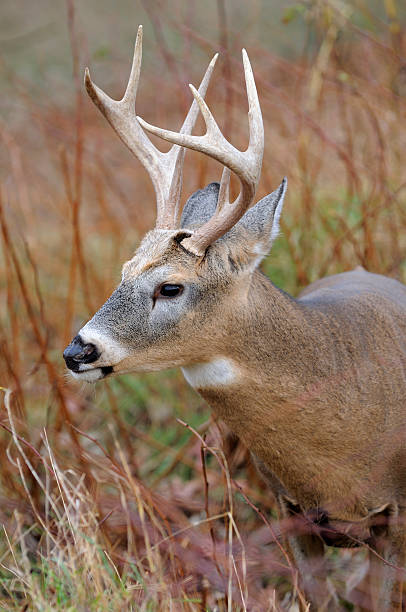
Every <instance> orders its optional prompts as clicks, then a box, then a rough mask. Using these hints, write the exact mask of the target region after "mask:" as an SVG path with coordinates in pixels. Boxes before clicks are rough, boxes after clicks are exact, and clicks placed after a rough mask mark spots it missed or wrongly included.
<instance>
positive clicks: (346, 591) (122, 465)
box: [0, 0, 406, 611]
mask: <svg viewBox="0 0 406 612" xmlns="http://www.w3.org/2000/svg"><path fill="white" fill-rule="evenodd" d="M356 6H358V8H356ZM393 6H394V3H391V2H386V3H384V4H382V6H381V5H380V4H379V3H377V4H376V7H375V9H376V12H375V13H374V12H373V11H372V10H371V9H369V8H368V7H367V6H364V4H362V3H358V4H355V3H354V4H352V3H348V4H344V3H341V2H340V3H338V2H334V1H333V0H331V1H330V2H310V3H308V4H306V5H304V4H303V5H301V4H299V5H297V7H296V8H295V9H292V10H291V11H290V12H289V11H287V12H286V14H285V17H286V21H290V20H291V19H293V18H294V19H293V21H292V22H290V23H287V24H285V25H283V24H280V29H281V30H282V32H283V30H284V29H285V31H286V36H287V37H288V36H290V35H291V33H292V31H293V32H296V31H298V29H299V30H305V31H306V32H307V34H308V35H307V38H306V37H304V39H305V40H306V41H307V42H306V44H305V47H304V50H303V52H302V54H301V55H300V56H298V55H296V56H295V57H294V58H290V59H289V60H288V59H286V57H282V56H280V55H277V54H276V53H274V52H273V53H271V52H270V51H269V46H268V45H266V44H265V43H264V42H263V41H264V36H265V35H264V36H259V37H258V39H257V40H258V41H259V40H261V41H262V42H261V43H260V42H256V39H255V38H252V37H251V38H249V40H248V42H246V41H245V40H243V39H242V38H243V37H242V35H241V33H240V32H239V31H237V29H236V28H234V29H233V27H232V26H230V25H229V22H228V21H227V19H229V20H230V21H231V18H230V7H227V5H225V6H224V4H223V3H222V2H221V1H220V0H219V2H218V4H217V9H218V12H217V13H214V14H213V15H210V21H211V22H213V23H214V24H215V27H216V29H213V32H215V33H213V35H212V37H211V38H209V37H208V36H207V35H206V34H205V30H203V31H202V30H201V29H200V28H199V27H198V23H199V22H198V18H197V17H196V18H194V14H193V12H192V13H191V14H190V15H189V17H188V19H187V20H186V21H183V20H181V19H177V18H176V17H174V13H172V12H171V11H170V10H169V9H167V10H166V9H165V10H163V11H161V12H158V11H157V10H156V6H155V4H154V3H148V5H147V3H145V4H144V10H147V13H148V17H149V19H150V20H151V23H152V24H153V28H152V29H153V30H154V33H155V35H156V40H157V43H158V44H155V43H152V41H151V39H149V38H148V37H147V36H146V37H145V47H146V49H147V50H148V47H149V46H150V49H153V54H152V52H149V53H148V52H147V57H146V60H147V65H148V67H149V70H148V72H144V74H143V79H142V84H141V88H140V92H139V98H140V106H139V109H138V112H139V113H140V114H141V115H142V116H145V118H146V119H148V120H149V121H151V122H155V123H157V124H158V125H165V126H166V125H168V126H177V125H179V123H180V121H181V119H180V115H181V113H184V112H185V110H186V107H187V105H188V104H189V99H188V97H187V95H185V97H184V98H183V97H182V96H179V93H178V92H179V91H183V88H184V81H185V80H192V82H195V83H196V82H198V80H199V77H200V75H201V73H202V72H203V69H204V64H205V62H206V61H207V59H208V57H210V56H211V55H212V53H213V52H214V51H215V50H217V48H218V47H219V45H220V46H221V47H222V48H223V56H224V59H223V64H222V66H220V67H219V68H217V77H216V76H215V77H214V82H213V85H212V87H211V90H210V92H209V95H208V99H209V103H210V105H211V106H212V108H214V109H215V114H216V116H217V117H219V122H220V124H221V125H224V129H225V131H226V132H228V133H229V134H230V135H232V141H233V142H234V143H235V144H236V145H237V146H241V147H242V146H244V142H245V138H246V132H245V104H246V102H245V97H244V96H245V94H244V93H243V88H242V71H241V66H240V58H239V48H240V47H241V46H242V44H244V45H247V47H248V49H249V52H250V58H251V61H252V64H253V66H254V71H255V74H256V79H257V84H258V89H259V93H260V98H261V101H262V108H263V114H264V118H265V129H266V152H265V160H264V170H263V178H262V183H261V191H260V193H259V196H261V195H263V194H264V193H265V192H269V191H271V190H272V189H274V188H276V186H277V185H278V183H279V181H280V179H281V178H282V176H283V175H285V174H286V175H287V176H288V179H289V197H288V201H287V203H286V207H285V213H284V220H283V236H282V237H281V238H280V239H279V240H278V241H277V243H276V244H275V248H274V250H273V252H272V255H271V256H270V257H269V258H268V259H267V261H266V262H265V264H264V268H265V270H266V272H267V273H268V274H269V275H270V276H271V278H272V279H273V280H274V282H276V284H278V285H279V286H281V287H283V288H284V289H286V290H288V291H291V292H293V293H297V292H298V291H299V289H300V288H301V287H302V286H304V285H306V284H307V283H308V282H310V281H312V280H314V279H316V278H318V277H320V276H323V275H326V274H331V273H335V272H339V271H343V270H347V269H351V268H352V267H354V266H355V265H357V264H361V265H363V266H364V267H366V268H367V269H370V270H373V271H376V272H380V273H383V274H387V275H390V276H393V277H395V278H398V279H399V280H403V282H405V281H406V206H405V200H406V195H405V194H406V189H405V187H406V169H405V168H406V166H405V163H404V143H405V142H406V133H405V114H406V77H405V74H406V72H405V70H406V68H405V66H406V63H405V60H404V55H405V44H406V42H405V32H404V28H403V27H402V24H401V22H400V17H399V15H397V14H396V13H393V11H392V12H391V10H392V9H393ZM67 7H68V31H69V33H70V40H71V47H72V56H73V58H74V61H73V68H74V79H73V82H74V85H73V86H72V83H70V84H69V88H68V86H67V84H66V83H65V85H64V86H62V92H65V93H66V96H68V97H69V102H68V103H66V101H65V103H63V102H61V97H62V96H61V89H60V88H59V91H58V92H55V95H54V92H53V89H52V86H53V84H54V83H53V81H52V78H54V79H55V83H56V82H57V83H59V85H60V82H59V81H58V78H57V77H52V76H51V77H50V79H51V82H50V85H49V88H48V89H47V90H43V94H42V96H38V95H36V96H35V97H34V96H33V94H32V91H33V89H32V87H33V85H32V83H31V82H30V80H29V78H28V77H25V78H22V77H21V76H18V74H19V73H18V71H16V70H14V69H11V68H10V65H9V64H8V63H7V61H6V62H5V63H3V64H2V73H1V78H2V79H3V82H4V83H6V84H7V88H8V90H9V91H11V92H12V93H13V113H11V112H10V104H9V103H3V105H2V110H4V117H5V118H4V119H3V120H2V121H1V123H0V135H1V146H0V158H1V161H2V168H3V169H2V171H1V175H0V176H1V181H2V182H1V193H0V195H1V200H0V225H1V249H2V250H1V259H0V272H1V276H0V278H1V281H0V300H1V310H0V324H1V327H0V344H1V354H0V384H1V385H2V386H3V388H4V390H5V391H4V394H5V401H4V406H3V408H2V409H1V414H0V424H1V426H2V428H3V430H2V433H1V435H0V449H1V453H2V455H1V456H2V457H3V461H2V466H1V471H0V520H1V522H2V524H3V534H2V536H0V556H1V561H0V563H1V566H0V579H1V585H2V593H1V595H0V607H1V608H2V609H5V610H31V609H32V610H48V609H49V610H51V609H52V610H55V609H57V610H118V609H120V610H175V611H177V610H206V609H207V610H216V609H217V610H244V609H248V610H261V611H262V610H282V609H288V608H289V606H291V605H292V603H293V602H294V601H297V600H298V598H300V597H301V594H300V592H298V591H297V588H296V573H295V570H294V568H293V567H292V566H291V564H290V561H289V559H288V558H287V557H286V554H285V551H284V550H283V547H282V545H281V542H280V536H281V532H282V531H284V530H285V531H286V530H287V529H289V528H290V527H289V525H286V524H285V525H283V524H278V522H277V521H276V515H275V509H274V503H273V500H272V499H271V497H270V495H269V493H266V492H264V491H263V487H262V486H261V484H260V482H259V480H258V478H257V476H256V474H255V471H254V469H253V467H252V465H251V464H250V461H249V455H248V453H247V451H246V450H245V448H244V447H243V445H242V444H241V443H240V442H238V441H237V440H235V439H234V438H232V437H231V436H230V435H229V434H226V433H225V432H224V431H221V425H220V424H218V423H215V422H213V421H212V420H210V417H209V411H208V408H207V407H206V406H205V405H204V404H203V402H202V401H201V400H200V399H199V398H198V397H196V396H195V394H194V393H193V392H192V391H191V390H189V389H188V388H187V387H186V384H185V383H184V381H183V380H182V377H181V376H180V375H179V374H178V373H177V372H169V373H162V374H153V375H152V374H151V375H143V376H133V377H131V376H123V377H122V378H120V379H116V380H112V381H110V382H108V383H105V384H101V385H99V386H98V387H97V389H96V390H94V389H93V388H90V387H83V388H81V387H78V386H77V385H76V384H74V383H73V382H72V381H71V380H70V379H68V378H67V377H66V376H65V371H64V366H63V363H62V360H61V352H62V350H63V348H64V346H65V345H66V344H67V342H68V341H69V339H70V337H71V336H72V334H73V333H74V332H75V330H77V329H78V328H79V327H80V325H81V324H82V322H83V321H84V320H86V319H87V318H88V317H89V315H90V314H91V313H92V312H94V311H95V309H96V308H97V307H98V306H99V305H100V304H101V303H102V302H103V301H104V299H105V298H106V297H107V295H108V294H109V292H110V291H111V289H112V288H113V286H114V284H115V283H116V282H117V279H118V276H119V270H120V265H121V263H122V262H123V261H124V260H125V259H127V258H128V256H129V255H130V254H131V251H132V250H133V249H134V246H135V245H136V243H137V240H138V239H139V237H140V236H142V234H143V233H144V232H145V231H146V230H147V229H148V228H150V227H151V226H152V225H153V220H154V206H153V205H152V203H153V201H154V199H153V194H152V188H151V186H150V185H149V183H148V180H147V178H146V177H145V175H144V172H143V170H142V169H141V168H140V167H139V165H138V164H137V162H135V161H134V160H133V159H132V158H131V157H130V155H129V154H128V153H127V152H126V151H125V150H124V147H123V145H122V144H121V143H120V142H119V141H118V139H116V138H115V137H114V136H113V135H112V133H111V131H110V128H108V127H107V126H106V125H105V124H104V123H103V121H102V119H101V118H100V117H99V116H98V114H97V112H96V110H95V109H94V107H92V106H91V104H90V102H88V101H87V100H86V99H85V98H84V95H83V91H82V85H81V72H82V70H81V67H82V63H83V57H85V56H86V54H87V51H86V45H85V44H84V43H83V41H82V37H80V36H79V34H78V24H77V19H75V13H74V7H73V5H72V4H71V3H69V2H68V4H67ZM359 7H361V8H359ZM385 7H386V9H387V11H388V13H387V14H386V15H385ZM240 8H241V7H240ZM197 10H198V9H197V8H196V11H197ZM241 10H243V9H242V8H241ZM244 10H245V9H244ZM246 10H247V11H248V9H246ZM255 10H259V9H258V7H256V8H255V7H254V8H252V13H251V14H250V13H249V12H246V13H244V15H243V16H242V17H241V18H244V19H245V20H246V22H249V20H250V19H251V20H255V19H256V20H257V22H258V20H259V19H260V16H259V15H258V14H257V13H255ZM295 11H296V12H295ZM377 15H379V17H378V16H377ZM217 17H218V18H219V24H220V25H219V26H218V25H217V24H216V19H217ZM81 25H82V29H83V30H86V27H87V26H86V23H83V24H81ZM264 27H265V26H264ZM292 28H296V30H292ZM134 29H135V28H134ZM247 36H248V37H249V35H248V34H247ZM168 41H170V42H168ZM172 47H174V48H175V47H176V48H177V49H179V48H181V52H180V53H178V52H177V51H176V52H172V51H171V49H172ZM191 49H193V50H195V51H193V57H195V55H194V54H195V53H196V54H197V55H198V56H199V61H196V65H195V64H193V63H191V62H190V61H189V57H190V53H192V52H191ZM197 55H196V56H197ZM161 58H163V59H162V60H161ZM158 59H160V60H161V63H160V64H159V65H158V63H157V62H158ZM91 61H92V65H93V63H94V64H96V66H95V71H94V72H95V80H96V82H97V83H99V84H100V85H102V86H104V85H105V83H106V80H107V82H108V87H107V85H106V88H108V89H109V90H110V91H112V92H113V93H115V94H117V95H118V92H120V91H121V90H122V87H123V82H124V80H125V72H126V70H125V69H126V68H127V66H126V64H125V62H126V61H127V57H119V58H117V59H115V58H111V59H110V60H109V61H107V60H106V63H105V64H104V67H103V62H102V61H100V62H99V63H98V62H97V60H96V59H93V60H91ZM162 61H163V62H165V66H166V70H167V75H166V76H165V78H162ZM154 62H156V63H154ZM111 74H113V75H114V78H112V77H111ZM107 75H108V77H107ZM190 77H192V79H191V78H190ZM109 79H110V80H109ZM64 87H65V89H64ZM75 87H76V97H75V93H74V92H75ZM184 89H185V91H186V88H184ZM157 91H159V96H157ZM179 98H180V99H179ZM219 174H220V169H219V168H218V167H217V166H216V165H215V164H212V163H211V162H207V161H206V160H204V159H202V158H201V157H199V156H198V155H195V154H193V153H191V154H188V159H187V163H186V168H185V188H184V193H190V192H191V191H193V190H194V189H196V188H198V187H201V186H203V185H204V184H206V183H208V182H210V181H211V180H215V179H216V178H217V177H218V176H219ZM129 227H131V232H129V231H128V228H129ZM176 417H178V418H179V419H180V420H176ZM185 422H187V423H189V425H188V426H186V425H185ZM326 562H327V563H328V564H329V567H330V570H331V579H332V584H333V585H334V588H335V589H336V591H337V593H338V596H339V597H340V598H341V601H344V600H345V601H346V602H347V603H346V604H345V605H346V606H347V608H349V609H351V605H352V603H351V602H355V601H356V600H358V601H359V597H360V596H362V586H361V582H362V578H363V575H364V574H365V572H366V571H367V562H366V560H365V553H364V551H362V550H361V551H358V552H350V551H331V553H330V555H329V556H328V558H327V560H326ZM357 598H358V599H357ZM343 605H344V604H343ZM292 609H294V608H292Z"/></svg>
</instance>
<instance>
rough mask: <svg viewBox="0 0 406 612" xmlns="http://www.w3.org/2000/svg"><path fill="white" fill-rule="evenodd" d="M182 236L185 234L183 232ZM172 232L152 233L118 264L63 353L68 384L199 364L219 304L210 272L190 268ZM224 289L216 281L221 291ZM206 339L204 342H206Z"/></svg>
mask: <svg viewBox="0 0 406 612" xmlns="http://www.w3.org/2000/svg"><path fill="white" fill-rule="evenodd" d="M186 235H188V234H186ZM182 237H185V232H184V231H182V232H180V231H179V230H175V231H173V230H153V231H152V232H150V233H149V234H147V235H146V236H145V238H144V240H143V241H142V243H141V245H140V247H139V249H138V251H137V252H136V254H135V255H134V257H133V258H132V259H131V260H130V261H128V262H126V263H125V264H124V266H123V272H122V280H121V283H120V284H119V286H118V287H117V289H116V290H115V291H114V292H113V293H112V295H111V296H110V297H109V299H108V300H107V301H106V302H105V304H104V305H103V306H102V307H101V308H100V310H99V311H98V312H96V314H95V315H94V316H93V318H92V319H91V320H90V321H89V322H88V323H87V324H86V325H85V326H84V327H83V328H82V329H81V330H80V331H79V334H78V335H77V336H76V338H74V340H73V341H72V343H71V344H70V345H69V346H68V347H67V349H66V350H65V353H64V357H65V361H66V364H67V365H68V367H69V368H70V370H71V372H72V374H73V375H74V376H75V378H80V379H83V380H86V381H95V380H99V379H100V378H103V377H105V376H106V375H108V374H111V373H119V372H129V371H151V370H157V369H163V368H170V367H174V366H180V365H184V364H185V363H188V362H189V361H190V359H191V355H193V356H194V357H196V358H197V359H202V358H204V352H205V348H204V343H205V340H207V342H210V338H211V337H212V335H213V334H212V333H211V334H210V333H209V332H208V330H205V329H204V328H205V325H207V322H208V320H209V319H210V318H211V317H212V316H213V309H215V308H219V306H220V305H219V303H218V302H216V301H215V300H213V296H214V295H217V296H218V295H219V292H220V288H219V284H220V283H219V282H216V278H215V275H213V274H212V273H210V270H211V268H212V266H208V265H207V262H206V263H204V264H203V265H202V264H200V265H199V263H198V261H197V258H196V256H194V255H193V254H191V253H188V252H187V251H186V250H185V249H183V247H182V246H181V244H180V240H179V238H182ZM226 283H227V281H226V279H225V278H223V279H222V281H221V285H222V287H224V285H225V284H226ZM211 339H212V338H211Z"/></svg>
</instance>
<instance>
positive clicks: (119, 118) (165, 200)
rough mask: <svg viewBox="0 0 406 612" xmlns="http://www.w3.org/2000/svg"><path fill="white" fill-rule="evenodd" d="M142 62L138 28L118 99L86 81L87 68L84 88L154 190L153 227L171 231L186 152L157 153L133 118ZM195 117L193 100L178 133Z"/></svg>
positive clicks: (207, 75) (208, 73)
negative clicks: (145, 173)
mask: <svg viewBox="0 0 406 612" xmlns="http://www.w3.org/2000/svg"><path fill="white" fill-rule="evenodd" d="M217 57H218V54H216V55H215V56H214V57H213V59H212V60H211V62H210V64H209V67H208V68H207V70H206V73H205V75H204V77H203V80H202V82H201V84H200V87H199V95H200V96H202V97H203V96H204V95H205V94H206V91H207V87H208V85H209V81H210V77H211V75H212V72H213V68H214V65H215V63H216V59H217ZM141 61H142V26H139V28H138V33H137V39H136V41H135V48H134V57H133V63H132V67H131V73H130V77H129V80H128V84H127V89H126V91H125V94H124V96H123V98H122V99H121V100H113V99H112V98H110V97H109V96H108V95H107V94H105V93H104V91H102V90H101V89H100V88H99V87H97V85H95V84H94V83H93V82H92V80H91V79H90V74H89V69H88V68H86V71H85V85H86V89H87V92H88V94H89V96H90V97H91V98H92V100H93V102H94V103H95V104H96V106H97V107H98V108H99V109H100V110H101V112H102V113H103V115H104V116H105V117H106V119H107V120H108V121H109V123H110V124H111V126H112V127H113V129H114V130H115V131H116V132H117V134H118V135H119V136H120V138H121V140H122V141H123V142H124V143H125V144H126V145H127V147H128V148H129V149H130V151H131V152H132V153H133V154H134V155H135V156H136V157H137V158H138V159H139V161H140V162H141V163H142V165H143V166H144V168H145V169H146V171H147V172H148V174H149V176H150V177H151V180H152V183H153V185H154V188H155V193H156V199H157V220H156V227H157V228H159V229H173V228H175V227H177V225H178V220H179V200H180V194H181V190H182V170H183V162H184V158H185V152H186V150H185V149H183V148H182V147H180V146H177V145H174V146H173V147H172V148H171V149H170V151H168V153H162V152H161V151H159V150H158V149H157V148H156V147H155V146H154V145H153V144H152V142H151V141H150V140H149V138H148V137H147V135H146V134H145V133H144V131H143V130H142V128H141V126H140V125H139V123H138V121H137V118H136V116H135V101H136V97H137V89H138V82H139V78H140V71H141ZM198 114H199V107H198V104H197V103H196V102H195V101H193V104H192V106H191V107H190V110H189V112H188V114H187V117H186V119H185V121H184V123H183V125H182V128H181V130H180V134H183V135H185V134H190V133H191V131H192V129H193V126H194V124H195V122H196V119H197V116H198Z"/></svg>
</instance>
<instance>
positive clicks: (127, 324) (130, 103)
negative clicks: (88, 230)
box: [64, 26, 285, 381]
mask: <svg viewBox="0 0 406 612" xmlns="http://www.w3.org/2000/svg"><path fill="white" fill-rule="evenodd" d="M141 55H142V28H141V26H140V28H139V30H138V35H137V40H136V43H135V50H134V58H133V64H132V68H131V73H130V78H129V81H128V85H127V89H126V92H125V94H124V96H123V98H122V99H121V100H119V101H116V100H112V99H111V98H110V97H109V96H107V95H106V94H105V93H104V92H103V91H102V90H101V89H99V88H98V87H97V86H96V85H94V84H93V83H92V81H91V79H90V76H89V73H88V71H86V76H85V84H86V88H87V91H88V93H89V95H90V97H91V98H92V100H93V101H94V102H95V104H96V106H97V107H98V108H99V109H100V110H101V112H102V113H103V114H104V115H105V117H106V118H107V120H108V121H109V123H110V124H111V125H112V126H113V128H114V129H115V131H116V132H117V134H118V135H119V136H120V138H121V139H122V140H123V142H124V143H125V144H126V145H127V146H128V147H129V149H130V150H131V151H132V152H133V153H134V155H135V156H136V157H138V159H139V160H140V162H141V163H142V164H143V165H144V167H145V168H146V169H147V171H148V173H149V175H150V177H151V180H152V182H153V184H154V187H155V193H156V197H157V210H158V214H157V221H156V228H155V230H153V231H152V232H150V233H149V234H147V236H146V237H145V238H144V240H143V241H142V243H141V245H140V247H139V249H138V251H137V252H136V254H135V256H134V257H133V258H132V259H131V260H130V261H128V262H127V263H126V264H125V265H124V267H123V276H122V281H121V283H120V285H119V286H118V287H117V289H116V290H115V291H114V293H113V294H112V295H111V296H110V298H109V299H108V300H107V302H106V303H105V304H104V305H103V306H102V307H101V309H100V310H99V311H98V312H97V313H96V314H95V315H94V317H93V318H92V319H91V320H90V321H89V322H88V323H87V324H86V325H85V326H84V327H83V328H82V329H81V330H80V332H79V334H78V335H77V336H76V337H75V338H74V339H73V340H72V342H71V344H70V345H69V346H68V347H67V348H66V349H65V352H64V358H65V361H66V364H67V366H68V368H69V369H70V370H71V372H72V374H73V375H74V376H75V377H77V378H81V379H83V380H86V381H96V380H99V379H100V378H104V377H105V376H107V375H109V374H113V373H119V372H130V371H151V370H158V369H164V368H168V367H173V366H183V365H193V364H194V363H199V362H204V361H205V360H206V359H210V358H211V356H213V354H214V355H219V354H220V355H221V354H222V352H223V349H224V344H225V342H226V340H225V339H226V337H227V335H226V331H225V330H226V328H227V321H228V317H229V316H232V314H231V313H232V311H233V306H235V304H237V302H238V300H241V296H242V297H243V296H244V295H245V289H244V285H246V286H248V285H249V282H248V281H249V276H250V274H252V272H253V270H254V269H255V268H256V266H257V265H258V263H259V261H260V260H261V258H262V256H263V255H264V254H265V253H266V252H267V251H268V249H269V246H270V243H271V242H272V240H273V238H274V237H275V235H276V233H277V225H278V223H277V221H278V218H279V214H280V208H281V205H282V201H283V194H284V191H285V183H283V184H282V186H281V187H280V188H279V190H277V192H274V193H273V194H271V196H269V197H268V198H264V200H261V202H258V204H256V205H255V206H254V207H253V208H251V209H249V210H248V208H249V206H250V205H251V203H252V201H253V198H254V196H255V190H256V187H257V184H258V181H259V177H260V171H261V165H262V155H263V147H264V130H263V123H262V115H261V109H260V106H259V100H258V96H257V91H256V87H255V81H254V76H253V73H252V69H251V65H250V62H249V59H248V56H247V53H246V52H245V50H243V63H244V74H245V82H246V87H247V96H248V106H249V112H248V124H249V145H248V148H247V149H246V151H244V152H242V151H239V150H238V149H236V148H235V147H233V146H232V145H231V144H230V143H229V142H228V141H227V140H226V139H225V138H224V136H223V135H222V134H221V131H220V129H219V127H218V125H217V123H216V122H215V120H214V118H213V116H212V114H211V112H210V110H209V109H208V107H207V105H206V104H205V102H204V100H203V96H204V95H205V93H206V90H207V87H208V83H209V80H210V76H211V74H212V71H213V68H214V64H215V61H216V58H217V56H215V57H214V58H213V60H212V61H211V62H210V64H209V67H208V69H207V71H206V74H205V76H204V77H203V80H202V82H201V85H200V88H199V90H198V91H197V90H195V89H194V88H193V87H192V86H191V89H192V93H193V96H194V102H193V104H192V106H191V108H190V110H189V113H188V115H187V117H186V119H185V122H184V124H183V126H182V128H181V130H180V132H179V133H176V132H169V131H167V130H162V129H160V128H156V127H154V126H151V125H149V124H147V123H146V122H145V121H143V120H142V119H141V118H140V117H136V115H135V113H134V107H135V105H136V94H137V88H138V81H139V75H140V68H141ZM199 110H200V112H201V113H202V115H203V118H204V121H205V123H206V128H207V132H206V134H205V135H204V136H193V135H191V131H192V129H193V126H194V123H195V121H196V118H197V115H198V112H199ZM147 131H149V132H152V133H153V134H155V135H157V136H159V137H161V138H164V139H166V140H168V141H169V142H172V144H173V146H172V148H171V149H170V151H169V152H168V153H162V152H161V151H159V150H158V149H157V148H156V147H155V146H154V145H153V144H152V142H151V141H150V140H149V138H148V137H147V134H146V132H147ZM186 148H190V149H194V150H197V151H201V152H202V153H204V154H206V155H209V156H210V157H212V158H214V159H216V160H217V161H219V162H220V163H222V164H223V166H224V171H223V176H222V180H221V184H220V185H218V184H217V183H211V184H210V185H209V186H208V187H206V189H204V190H201V191H198V192H196V193H195V194H193V196H192V197H191V198H190V199H189V200H188V202H187V204H186V206H185V209H184V211H183V214H182V219H181V220H180V223H179V210H180V207H179V200H180V192H181V186H182V166H183V160H184V155H185V151H186ZM231 171H233V172H234V173H235V174H236V175H237V176H238V178H239V181H240V183H241V191H240V194H239V195H238V197H237V198H236V200H235V201H234V202H230V201H229V181H230V172H231ZM275 194H276V195H275ZM275 220H276V224H275V223H274V221H275ZM179 227H181V228H186V229H178V228H179ZM237 296H239V297H238V298H237V299H235V298H236V297H237ZM218 321H221V325H218Z"/></svg>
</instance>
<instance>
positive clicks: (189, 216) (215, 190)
mask: <svg viewBox="0 0 406 612" xmlns="http://www.w3.org/2000/svg"><path fill="white" fill-rule="evenodd" d="M219 189H220V185H219V183H210V185H207V187H205V188H204V189H199V190H198V191H195V193H193V194H192V195H191V196H190V198H189V199H188V200H187V202H186V204H185V206H184V208H183V212H182V218H181V221H180V226H181V227H182V228H190V229H194V228H195V227H199V226H200V225H203V223H206V222H207V221H208V220H209V219H210V218H211V217H212V216H213V215H214V212H215V210H216V206H217V198H218V194H219Z"/></svg>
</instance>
